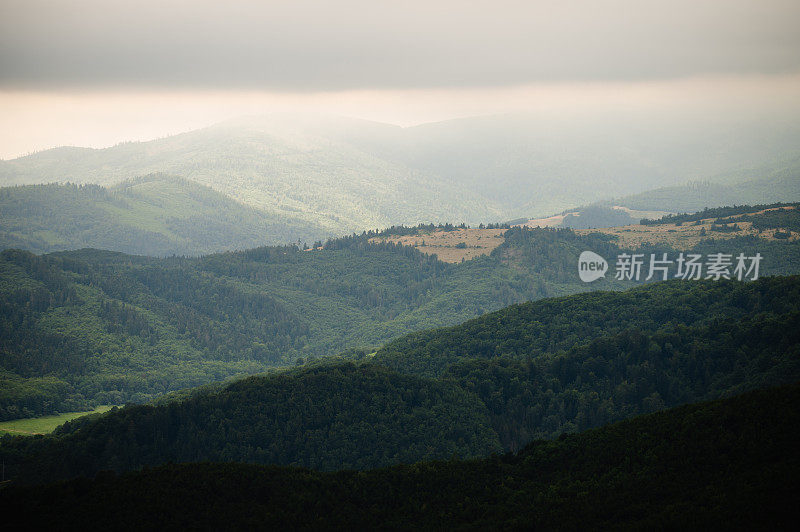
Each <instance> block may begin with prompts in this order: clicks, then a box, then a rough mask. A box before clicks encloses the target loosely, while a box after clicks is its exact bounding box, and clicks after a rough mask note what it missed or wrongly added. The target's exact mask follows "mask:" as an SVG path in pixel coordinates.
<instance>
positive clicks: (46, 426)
mask: <svg viewBox="0 0 800 532" xmlns="http://www.w3.org/2000/svg"><path fill="white" fill-rule="evenodd" d="M112 408H113V407H112V406H111V405H101V406H98V407H97V408H95V409H94V410H88V411H85V412H67V413H65V414H57V415H54V416H40V417H29V418H25V419H13V420H11V421H3V422H0V436H2V435H3V434H16V435H23V436H24V435H34V434H48V433H50V432H53V431H54V430H55V428H56V427H58V426H59V425H63V424H64V423H66V422H67V421H72V420H73V419H77V418H79V417H82V416H86V415H89V414H97V413H102V412H107V411H108V410H111V409H112Z"/></svg>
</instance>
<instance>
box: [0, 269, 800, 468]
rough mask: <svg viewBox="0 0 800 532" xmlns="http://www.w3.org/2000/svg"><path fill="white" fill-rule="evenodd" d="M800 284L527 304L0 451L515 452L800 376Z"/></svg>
mask: <svg viewBox="0 0 800 532" xmlns="http://www.w3.org/2000/svg"><path fill="white" fill-rule="evenodd" d="M798 296H800V277H785V278H784V277H775V278H767V279H763V280H759V281H755V282H751V283H746V284H745V283H739V284H738V285H735V284H733V283H725V282H718V283H714V282H707V283H700V282H698V283H687V282H680V281H671V282H668V283H658V284H652V285H648V286H644V287H641V288H636V289H633V290H629V291H627V292H623V293H614V292H604V293H594V294H582V295H576V296H570V297H567V298H561V299H555V300H545V301H539V302H535V303H528V304H525V305H520V306H515V307H510V308H508V309H504V310H503V311H500V312H496V313H493V314H490V315H488V316H486V317H483V318H481V319H478V320H474V321H472V322H468V323H466V324H464V325H461V326H458V327H455V328H451V329H444V330H438V331H432V332H426V333H421V334H415V335H412V336H410V337H406V338H404V339H401V340H398V341H396V342H393V343H391V344H390V345H388V346H387V347H386V348H384V349H382V350H381V351H379V352H378V353H377V354H376V355H374V357H372V356H367V355H364V354H363V353H356V352H353V353H350V354H345V355H343V356H344V357H345V358H347V357H349V358H352V359H355V360H358V361H360V362H359V365H357V366H356V365H352V364H345V365H338V364H337V363H335V362H334V363H333V364H332V365H329V364H322V365H320V366H319V367H312V368H308V369H302V370H297V371H295V372H290V373H286V374H278V375H274V376H271V377H258V378H250V379H247V380H244V381H241V382H238V383H234V384H231V385H229V386H227V387H224V388H221V389H214V388H211V389H207V390H200V391H198V392H197V393H194V394H190V395H188V396H185V397H182V396H177V397H176V398H175V399H173V400H171V401H162V402H161V403H160V404H159V405H157V406H131V407H126V408H124V409H122V410H120V411H117V412H111V413H108V414H105V415H102V416H99V417H97V418H95V419H89V420H87V421H83V422H74V423H73V424H72V425H71V426H70V425H68V426H67V427H66V428H65V429H63V430H61V431H60V433H57V434H56V435H53V436H48V437H44V438H36V439H30V438H23V437H20V438H17V439H11V438H7V439H6V440H4V441H3V442H2V444H0V456H2V458H3V459H4V460H5V463H6V467H7V470H8V471H9V472H11V474H12V475H13V476H15V477H18V478H21V479H25V480H26V481H31V482H32V481H42V480H47V479H52V478H65V477H69V476H72V475H78V474H83V475H91V474H94V473H95V472H96V471H99V470H102V469H113V470H116V471H124V470H128V469H136V468H139V467H142V466H145V465H155V464H159V463H163V462H166V461H176V462H178V461H206V460H217V461H219V460H222V461H247V462H258V463H265V464H297V465H304V466H307V467H313V468H316V469H330V470H332V469H342V468H350V467H357V468H365V467H373V466H379V465H390V464H394V463H398V462H409V461H412V462H413V461H417V460H421V459H427V458H434V457H439V458H441V457H448V456H449V455H450V454H456V455H459V456H476V455H481V454H487V453H489V452H491V451H493V450H500V449H505V450H517V449H520V448H521V447H523V446H524V445H525V444H526V443H528V442H529V441H531V440H533V439H541V438H555V437H557V436H559V435H560V434H562V433H565V432H566V433H570V432H576V431H581V430H586V429H588V428H593V427H599V426H602V425H605V424H608V423H611V422H614V421H618V420H621V419H626V418H630V417H633V416H636V415H639V414H643V413H648V412H654V411H658V410H662V409H664V408H667V407H671V406H675V405H680V404H684V403H691V402H697V401H701V400H708V399H714V398H718V397H724V396H730V395H732V394H735V393H739V392H742V391H744V390H749V389H754V388H760V387H765V386H772V385H778V384H785V383H790V382H795V381H798V380H800V303H799V302H800V297H798ZM376 364H377V365H381V364H386V365H389V366H391V367H392V368H393V369H394V371H395V372H396V373H392V372H387V371H386V370H384V369H381V368H379V367H376V366H375V365H376ZM409 373H412V374H413V373H417V374H423V375H426V374H427V375H431V376H437V377H438V379H437V380H426V378H424V377H415V376H412V375H409ZM64 457H69V458H68V459H65V458H64Z"/></svg>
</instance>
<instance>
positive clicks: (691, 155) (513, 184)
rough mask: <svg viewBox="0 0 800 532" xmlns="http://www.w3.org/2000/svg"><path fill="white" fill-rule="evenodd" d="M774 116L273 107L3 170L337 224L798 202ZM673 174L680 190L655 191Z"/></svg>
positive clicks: (785, 137) (792, 152) (671, 182)
mask: <svg viewBox="0 0 800 532" xmlns="http://www.w3.org/2000/svg"><path fill="white" fill-rule="evenodd" d="M773 122H774V123H773ZM773 122H769V121H767V122H765V123H758V124H752V123H748V122H747V121H746V120H745V121H741V120H733V121H729V120H726V119H723V120H720V121H717V122H714V123H701V124H697V123H696V118H695V117H686V116H671V117H668V118H665V117H663V116H661V117H647V116H638V115H637V116H625V117H617V119H616V120H614V121H611V122H609V121H608V120H607V119H605V118H601V117H582V118H580V119H578V118H569V117H562V118H559V119H557V120H554V119H542V117H540V116H537V115H530V114H522V115H518V116H490V117H473V118H466V119H460V120H451V121H446V122H439V123H435V124H425V125H421V126H415V127H409V128H399V127H396V126H390V125H386V124H379V123H375V122H367V121H363V120H355V119H344V118H335V117H324V116H311V115H273V116H267V117H261V118H253V119H239V120H234V121H229V122H225V123H222V124H218V125H215V126H211V127H209V128H205V129H201V130H197V131H192V132H188V133H184V134H181V135H176V136H172V137H167V138H163V139H157V140H153V141H148V142H136V143H124V144H120V145H117V146H114V147H110V148H105V149H84V148H67V147H62V148H55V149H52V150H46V151H43V152H39V153H35V154H32V155H29V156H26V157H21V158H18V159H14V160H10V161H0V184H1V185H6V186H8V185H16V184H36V183H50V182H64V181H70V182H74V183H94V184H100V185H104V186H109V185H113V184H116V183H119V182H121V181H124V180H126V179H131V178H134V177H137V176H141V175H145V174H149V173H153V172H166V173H169V174H174V175H179V176H181V177H184V178H186V179H189V180H191V181H195V182H198V183H200V184H203V185H207V186H209V187H211V188H213V189H215V190H217V191H219V192H222V193H224V194H226V195H229V196H231V197H232V198H234V199H236V200H238V201H240V202H242V203H245V204H248V205H250V206H253V207H256V208H258V209H260V210H263V211H265V212H266V213H267V214H268V215H270V216H278V217H281V218H286V219H290V220H294V219H300V220H303V221H305V222H307V223H310V224H312V225H313V226H315V227H316V226H318V227H321V228H322V229H323V230H324V231H326V232H328V233H331V234H337V235H341V234H347V233H350V232H353V231H357V232H361V231H363V230H365V229H371V228H376V227H389V226H391V225H398V224H402V225H415V224H418V223H430V222H434V223H439V222H441V223H445V222H451V223H455V224H459V223H462V222H465V223H468V224H478V223H481V222H484V223H485V222H493V221H502V220H511V219H515V218H519V217H521V216H526V217H532V216H542V215H548V214H551V213H553V212H559V211H561V210H564V209H567V208H573V207H575V205H586V204H591V203H595V202H598V201H602V200H609V199H611V198H612V197H617V198H619V197H625V196H630V195H631V194H640V193H644V196H643V197H642V198H639V199H637V198H636V197H632V198H630V199H629V200H626V201H625V202H624V203H623V204H624V205H625V206H628V207H630V208H632V209H638V210H664V211H669V212H678V211H683V210H697V209H702V208H704V207H709V206H718V205H720V204H726V203H731V202H737V203H744V202H747V201H752V202H755V203H764V202H774V201H790V200H795V201H796V200H799V199H800V196H798V190H797V183H798V179H797V176H798V174H797V170H798V168H799V166H798V164H800V163H799V162H798V161H799V160H798V159H797V157H798V150H797V146H798V145H800V142H799V141H800V131H799V130H798V129H797V128H796V127H795V126H794V125H792V124H791V123H787V121H786V120H785V117H784V118H781V119H775V120H774V121H773ZM698 181H700V182H706V181H707V182H709V183H710V184H709V185H708V186H707V187H706V186H705V185H704V187H705V188H703V191H701V192H700V193H699V194H700V196H699V199H697V196H698V193H697V192H695V191H693V189H692V188H691V187H689V188H686V187H684V185H685V184H686V183H687V182H698ZM663 187H672V188H667V189H664V190H661V191H656V192H652V193H651V192H647V191H650V190H653V189H663ZM675 187H678V188H675ZM706 189H707V190H706ZM648 198H649V199H648ZM693 198H695V199H693ZM665 200H669V201H665ZM653 205H655V207H654V206H653Z"/></svg>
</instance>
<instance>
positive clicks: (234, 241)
mask: <svg viewBox="0 0 800 532" xmlns="http://www.w3.org/2000/svg"><path fill="white" fill-rule="evenodd" d="M327 235H329V233H328V232H327V231H324V230H323V229H322V228H320V227H319V226H315V225H313V224H311V223H308V222H305V221H303V220H300V219H298V218H296V217H295V218H293V217H291V216H288V215H284V216H280V217H279V216H277V215H270V214H268V213H266V212H263V211H260V210H258V209H255V208H253V207H248V206H245V205H243V204H241V203H238V202H236V201H234V200H233V199H231V198H229V197H227V196H225V195H223V194H220V193H219V192H215V191H214V190H212V189H210V188H208V187H206V186H203V185H200V184H198V183H194V182H191V181H186V180H184V179H180V178H177V177H172V176H167V175H161V174H153V175H148V176H145V177H140V178H135V179H131V180H128V181H125V182H123V183H120V184H117V185H115V186H112V187H109V188H105V187H101V186H99V185H80V186H78V185H71V184H65V185H59V184H49V185H34V186H16V187H6V188H0V250H2V249H6V248H19V249H25V250H28V251H33V252H35V253H42V252H50V251H58V250H65V249H80V248H85V247H93V248H100V249H108V250H112V251H122V252H125V253H132V254H138V255H156V256H168V255H201V254H204V253H213V252H217V251H225V250H231V249H244V248H252V247H255V246H262V245H265V244H272V245H274V244H287V243H290V242H295V241H297V240H298V239H302V240H304V241H309V242H310V241H313V240H314V239H318V238H323V237H325V236H327Z"/></svg>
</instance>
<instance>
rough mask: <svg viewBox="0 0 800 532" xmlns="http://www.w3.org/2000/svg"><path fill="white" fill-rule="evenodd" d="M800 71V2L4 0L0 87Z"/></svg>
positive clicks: (262, 85)
mask: <svg viewBox="0 0 800 532" xmlns="http://www.w3.org/2000/svg"><path fill="white" fill-rule="evenodd" d="M798 71H800V2H797V1H796V0H748V1H744V0H705V1H697V0H675V1H671V2H663V1H658V2H653V1H649V0H647V1H644V0H616V1H614V0H591V1H588V0H584V1H563V0H562V1H546V2H541V1H539V2H531V1H509V0H499V1H498V0H495V1H486V0H478V1H470V2H465V1H458V2H452V1H444V2H430V1H428V2H422V1H416V0H412V1H407V2H380V1H375V0H343V1H337V2H329V1H324V0H317V1H308V0H294V1H292V2H288V1H268V2H256V1H254V0H248V1H244V0H232V1H227V2H210V1H206V0H199V1H198V0H195V1H176V2H170V3H169V4H168V5H164V2H153V1H150V0H144V1H136V2H129V1H110V0H76V1H73V2H65V1H59V0H55V1H53V0H50V1H47V0H11V1H9V0H3V2H2V4H0V87H5V88H6V89H10V88H13V89H31V88H37V89H60V88H100V87H152V88H166V87H170V88H223V89H231V88H234V89H256V90H285V91H327V90H330V91H336V90H346V89H370V88H377V89H389V88H400V89H402V88H435V87H481V86H504V85H506V86H508V85H519V84H525V83H537V82H583V81H642V80H658V79H662V80H663V79H674V78H684V77H697V76H709V75H734V76H738V75H754V74H767V75H772V74H786V73H792V72H798Z"/></svg>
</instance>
